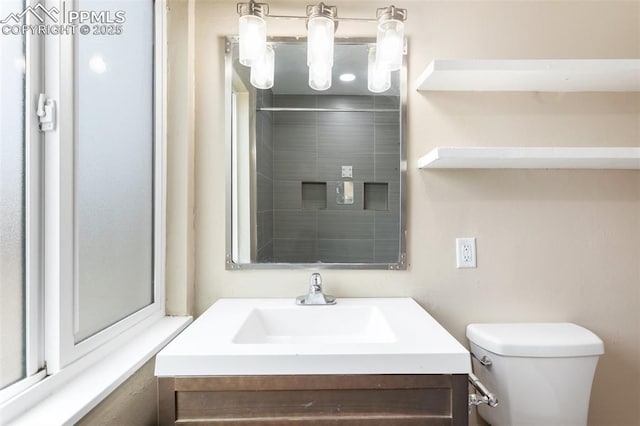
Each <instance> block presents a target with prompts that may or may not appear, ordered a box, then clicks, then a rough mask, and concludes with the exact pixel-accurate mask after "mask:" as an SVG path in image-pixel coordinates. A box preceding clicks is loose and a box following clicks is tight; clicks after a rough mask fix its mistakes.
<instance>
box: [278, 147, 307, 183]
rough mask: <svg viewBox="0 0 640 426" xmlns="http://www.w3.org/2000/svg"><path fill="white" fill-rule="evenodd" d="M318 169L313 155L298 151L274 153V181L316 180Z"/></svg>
mask: <svg viewBox="0 0 640 426" xmlns="http://www.w3.org/2000/svg"><path fill="white" fill-rule="evenodd" d="M317 176H318V169H317V164H316V157H315V155H313V154H310V153H307V152H300V151H276V152H275V153H274V171H273V178H274V179H275V180H309V181H313V180H316V178H317Z"/></svg>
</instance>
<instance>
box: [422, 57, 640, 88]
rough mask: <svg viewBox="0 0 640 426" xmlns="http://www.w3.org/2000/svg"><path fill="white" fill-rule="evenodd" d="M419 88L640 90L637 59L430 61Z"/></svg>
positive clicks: (639, 60)
mask: <svg viewBox="0 0 640 426" xmlns="http://www.w3.org/2000/svg"><path fill="white" fill-rule="evenodd" d="M417 86H418V90H435V91H489V92H492V91H495V92H502V91H507V92H640V59H553V60H546V59H544V60H472V61H454V60H438V61H433V62H431V63H430V64H429V66H427V69H426V70H425V71H424V72H423V73H422V75H420V77H419V78H418V84H417Z"/></svg>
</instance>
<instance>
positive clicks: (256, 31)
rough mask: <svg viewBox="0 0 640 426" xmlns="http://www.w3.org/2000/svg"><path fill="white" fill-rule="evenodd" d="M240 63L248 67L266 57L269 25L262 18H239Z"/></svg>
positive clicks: (247, 16)
mask: <svg viewBox="0 0 640 426" xmlns="http://www.w3.org/2000/svg"><path fill="white" fill-rule="evenodd" d="M239 39H240V40H239V43H240V55H239V56H240V58H239V59H240V63H241V64H242V65H246V66H248V67H250V66H252V65H253V62H254V61H255V60H257V59H258V58H261V57H262V56H263V55H264V52H265V50H266V48H267V24H266V22H265V21H264V19H262V18H261V17H260V16H256V15H244V16H241V17H240V18H239Z"/></svg>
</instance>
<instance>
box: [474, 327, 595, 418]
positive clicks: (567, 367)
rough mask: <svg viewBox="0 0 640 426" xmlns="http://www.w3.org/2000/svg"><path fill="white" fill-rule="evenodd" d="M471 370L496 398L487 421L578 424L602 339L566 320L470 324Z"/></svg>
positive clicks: (483, 412) (484, 412)
mask: <svg viewBox="0 0 640 426" xmlns="http://www.w3.org/2000/svg"><path fill="white" fill-rule="evenodd" d="M467 338H468V339H469V342H470V345H471V354H472V357H473V370H474V372H475V374H476V376H478V378H479V379H480V381H481V382H482V383H483V384H484V385H485V386H486V387H487V388H488V389H489V390H490V391H491V392H493V393H494V394H495V395H496V397H497V398H498V401H499V404H498V406H497V407H489V406H487V405H481V406H479V407H478V410H479V413H480V416H481V417H482V418H483V419H484V420H486V421H487V422H488V423H490V424H491V425H492V426H549V425H558V426H560V425H561V426H578V425H580V426H584V425H586V424H587V415H588V411H589V397H590V395H591V383H592V382H593V375H594V373H595V370H596V365H597V363H598V357H599V356H600V355H602V354H603V353H604V345H603V343H602V340H600V338H599V337H598V336H596V335H595V334H593V333H592V332H591V331H589V330H587V329H585V328H583V327H580V326H578V325H575V324H570V323H510V324H470V325H468V326H467Z"/></svg>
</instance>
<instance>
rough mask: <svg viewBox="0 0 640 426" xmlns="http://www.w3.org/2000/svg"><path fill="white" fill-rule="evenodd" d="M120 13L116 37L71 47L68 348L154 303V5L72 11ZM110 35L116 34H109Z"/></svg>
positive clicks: (88, 4)
mask: <svg viewBox="0 0 640 426" xmlns="http://www.w3.org/2000/svg"><path fill="white" fill-rule="evenodd" d="M77 9H78V10H93V11H109V12H110V14H111V16H115V12H116V11H125V14H126V15H125V17H126V21H125V22H124V23H123V24H122V32H121V34H111V35H109V34H105V35H95V34H93V31H92V33H91V34H89V35H78V36H77V37H76V57H75V67H76V70H75V71H76V74H75V75H76V111H77V116H76V126H77V127H76V141H75V142H76V160H75V226H76V229H75V233H76V235H75V239H76V240H75V261H76V268H75V280H76V295H75V300H76V316H75V324H76V332H75V338H76V341H80V340H82V339H85V338H87V337H89V336H91V335H93V334H95V333H96V332H98V331H100V330H102V329H104V328H106V327H108V326H110V325H112V324H114V323H115V322H117V321H119V320H121V319H123V318H125V317H126V316H128V315H130V314H132V313H134V312H136V311H138V310H140V309H141V308H143V307H145V306H147V305H149V304H151V303H152V302H153V288H154V287H153V281H154V274H153V201H154V197H153V170H154V166H153V158H154V132H153V124H154V120H153V104H154V102H153V96H154V91H153V84H154V79H153V75H154V74H153V69H154V64H153V41H154V39H153V37H154V16H153V1H151V0H136V1H131V0H126V1H114V0H107V1H94V0H81V1H78V7H77ZM114 32H117V31H114Z"/></svg>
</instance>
